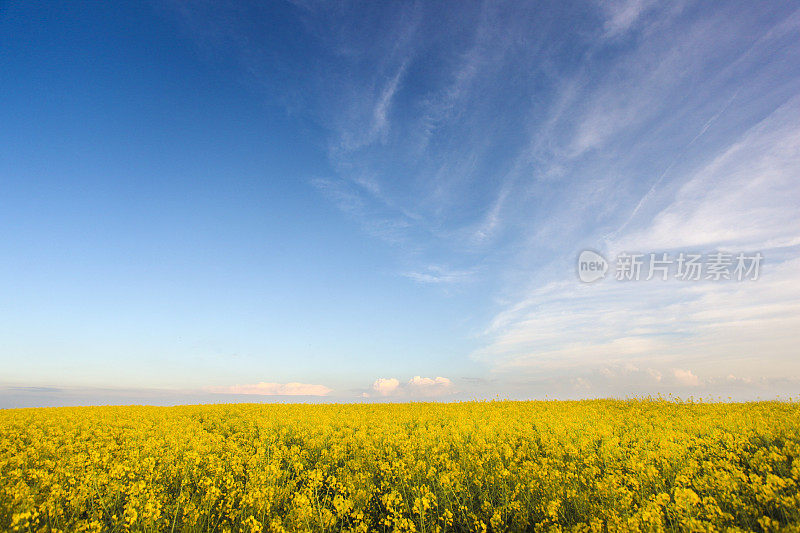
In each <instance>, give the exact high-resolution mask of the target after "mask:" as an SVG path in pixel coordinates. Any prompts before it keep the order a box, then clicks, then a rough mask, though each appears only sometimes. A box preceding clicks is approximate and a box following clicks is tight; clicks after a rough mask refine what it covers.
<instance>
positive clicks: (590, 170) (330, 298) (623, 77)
mask: <svg viewBox="0 0 800 533" xmlns="http://www.w3.org/2000/svg"><path fill="white" fill-rule="evenodd" d="M0 96H2V98H0V295H1V296H2V297H0V407H10V406H32V405H61V404H85V403H129V402H136V403H189V402H214V401H376V400H395V401H399V400H409V399H411V400H416V399H437V400H456V399H469V398H492V397H496V396H500V397H510V398H542V397H545V396H547V397H563V398H574V397H592V396H626V395H643V394H657V393H664V394H668V393H673V394H678V395H681V396H688V395H694V396H704V395H706V396H708V395H711V396H724V397H727V396H732V397H735V398H739V399H748V398H755V397H774V396H775V395H776V394H781V395H792V394H797V393H798V392H800V357H799V356H800V343H798V342H797V331H798V330H800V7H798V4H797V3H796V2H757V3H754V2H727V1H726V2H714V3H708V2H699V1H695V2H692V1H678V2H673V3H668V4H665V3H661V2H654V1H647V0H627V1H612V2H598V3H594V2H563V1H558V2H485V3H478V2H453V3H439V2H430V3H414V2H395V3H384V2H366V3H330V2H314V1H304V0H298V1H296V2H293V3H292V2H253V3H247V2H242V3H237V4H231V5H225V6H223V5H220V4H219V3H217V2H177V1H175V2H173V1H163V2H162V1H152V2H109V3H103V2H89V3H80V2H68V3H56V2H52V3H51V2H36V3H31V2H16V1H11V2H9V1H6V2H2V3H0ZM584 249H592V250H597V251H599V252H601V253H602V254H604V255H605V256H606V257H608V258H609V260H611V259H613V257H614V256H615V255H616V254H617V253H619V252H620V251H638V252H643V253H649V252H659V253H660V252H666V253H670V254H674V255H677V253H679V252H681V251H685V252H701V253H711V252H714V251H717V250H724V251H729V252H731V253H738V252H747V253H752V252H756V251H759V252H761V253H762V254H763V256H764V263H763V265H762V271H761V276H760V277H759V279H758V280H756V281H748V282H706V281H699V282H681V281H677V280H674V279H671V280H669V281H664V282H661V281H657V280H653V281H638V282H627V283H626V282H619V281H616V280H615V279H613V276H612V275H609V277H608V278H607V279H604V280H602V281H600V282H597V283H593V284H584V283H581V282H580V281H579V280H578V278H577V276H576V264H575V263H576V258H577V255H578V254H579V252H580V251H581V250H584Z"/></svg>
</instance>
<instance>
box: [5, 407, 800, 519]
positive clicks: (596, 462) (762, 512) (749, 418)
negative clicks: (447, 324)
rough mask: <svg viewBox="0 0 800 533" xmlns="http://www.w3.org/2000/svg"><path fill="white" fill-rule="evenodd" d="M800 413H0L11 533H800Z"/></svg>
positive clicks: (511, 410) (719, 409)
mask: <svg viewBox="0 0 800 533" xmlns="http://www.w3.org/2000/svg"><path fill="white" fill-rule="evenodd" d="M799 483H800V407H799V406H798V404H797V403H793V402H758V403H702V402H681V401H667V400H663V399H654V400H626V401H616V400H590V401H581V402H560V401H544V402H506V401H495V402H466V403H450V404H444V403H409V404H350V405H336V404H327V405H303V404H292V405H281V404H238V405H201V406H181V407H140V406H132V407H78V408H53V409H16V410H2V411H0V529H3V530H6V529H8V530H14V531H170V532H172V531H246V532H256V531H561V530H570V531H635V530H645V531H685V530H691V531H717V530H754V531H800V526H798V524H800V491H799V490H798V484H799Z"/></svg>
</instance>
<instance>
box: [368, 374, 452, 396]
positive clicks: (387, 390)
mask: <svg viewBox="0 0 800 533" xmlns="http://www.w3.org/2000/svg"><path fill="white" fill-rule="evenodd" d="M372 391H373V393H374V395H378V396H381V397H411V398H416V397H435V396H442V395H445V394H452V393H454V392H455V391H454V389H453V382H452V381H451V380H450V379H449V378H445V377H442V376H437V377H435V378H426V377H422V376H414V377H412V378H411V379H409V380H408V381H407V382H406V383H403V384H401V383H400V380H398V379H397V378H378V379H376V380H375V382H374V383H373V384H372ZM369 396H370V395H369V394H367V395H366V396H365V397H369Z"/></svg>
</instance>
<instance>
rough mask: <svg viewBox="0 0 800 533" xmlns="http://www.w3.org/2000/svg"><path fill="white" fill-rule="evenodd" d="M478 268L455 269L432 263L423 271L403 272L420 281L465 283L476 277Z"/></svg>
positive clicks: (408, 276) (406, 275)
mask: <svg viewBox="0 0 800 533" xmlns="http://www.w3.org/2000/svg"><path fill="white" fill-rule="evenodd" d="M475 273H476V270H475V269H472V270H453V269H449V268H446V267H442V266H438V265H430V266H428V268H427V269H425V270H424V271H421V272H403V276H405V277H407V278H409V279H411V280H414V281H416V282H418V283H463V282H467V281H470V280H472V279H474V278H475Z"/></svg>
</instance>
